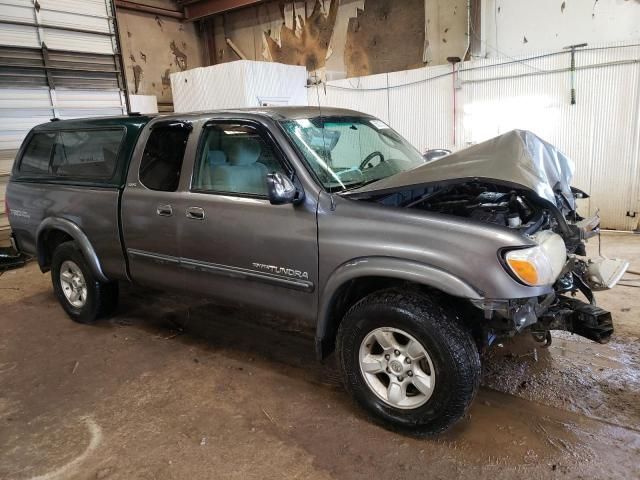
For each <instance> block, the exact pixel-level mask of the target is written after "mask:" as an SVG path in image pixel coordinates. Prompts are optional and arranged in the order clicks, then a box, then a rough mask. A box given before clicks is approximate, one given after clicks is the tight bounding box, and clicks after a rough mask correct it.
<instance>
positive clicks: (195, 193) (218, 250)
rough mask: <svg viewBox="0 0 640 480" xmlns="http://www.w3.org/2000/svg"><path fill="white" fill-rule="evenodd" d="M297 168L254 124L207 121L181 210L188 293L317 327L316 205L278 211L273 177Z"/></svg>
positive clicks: (280, 207)
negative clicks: (271, 194)
mask: <svg viewBox="0 0 640 480" xmlns="http://www.w3.org/2000/svg"><path fill="white" fill-rule="evenodd" d="M273 172H280V173H284V174H286V175H291V174H292V173H293V172H292V167H291V165H290V163H289V162H288V161H287V159H286V158H285V156H284V154H283V153H282V151H281V150H280V149H279V148H278V145H277V143H276V142H275V141H274V139H273V137H272V136H271V135H270V134H269V132H268V131H267V129H266V128H264V127H263V126H261V125H260V124H259V123H257V122H254V121H251V120H219V121H216V120H213V121H209V122H207V123H206V124H205V125H204V126H203V128H202V133H201V135H200V139H199V147H198V153H197V154H196V158H195V161H194V165H193V177H192V183H191V188H190V190H189V192H187V193H185V194H184V195H182V196H181V198H180V200H179V202H178V204H177V217H178V219H179V224H178V229H179V239H180V240H179V241H180V256H181V262H182V264H183V266H184V267H186V268H185V275H186V283H187V288H188V289H189V290H191V291H194V292H198V293H201V294H203V295H208V296H213V297H215V298H219V299H221V300H224V301H226V302H230V303H234V304H238V305H242V306H245V307H246V306H248V307H253V308H255V309H259V310H260V311H261V312H262V311H267V312H270V313H275V314H278V315H279V316H281V317H288V318H295V319H296V320H300V319H303V320H306V321H307V322H309V323H311V324H313V323H314V322H315V312H316V293H315V289H316V285H317V278H318V247H317V224H316V200H315V199H312V198H307V199H306V200H305V202H304V203H302V204H300V205H296V206H294V205H292V204H288V205H271V203H270V202H269V200H268V198H267V186H266V176H267V174H268V173H273Z"/></svg>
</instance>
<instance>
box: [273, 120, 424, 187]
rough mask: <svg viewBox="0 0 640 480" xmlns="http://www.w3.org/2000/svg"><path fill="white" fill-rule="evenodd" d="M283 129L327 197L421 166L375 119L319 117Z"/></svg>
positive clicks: (409, 149)
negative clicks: (331, 193) (326, 192)
mask: <svg viewBox="0 0 640 480" xmlns="http://www.w3.org/2000/svg"><path fill="white" fill-rule="evenodd" d="M282 125H283V126H284V129H285V131H286V132H287V134H288V135H289V137H290V138H291V139H292V140H293V142H294V143H295V144H296V145H297V147H298V148H299V149H300V151H301V152H302V154H303V155H304V159H305V160H306V161H307V163H308V164H309V166H310V167H311V169H312V170H313V171H314V173H315V174H316V176H317V177H318V179H319V180H320V182H321V183H322V185H323V186H324V188H325V189H327V190H328V191H330V192H340V191H343V190H349V189H353V188H358V187H361V186H363V185H366V184H368V183H372V182H375V181H376V180H380V179H382V178H387V177H390V176H391V175H395V174H397V173H400V172H404V171H407V170H411V169H412V168H415V167H417V166H419V165H422V164H423V163H424V158H422V155H420V153H419V152H418V151H417V150H416V149H415V148H413V147H412V146H411V144H409V142H407V141H406V140H405V139H404V138H402V137H401V136H400V135H398V133H396V132H395V131H393V130H392V129H391V128H390V127H389V126H387V125H386V124H385V123H384V122H382V121H380V120H377V119H375V118H371V117H344V116H338V117H332V116H329V117H324V116H323V117H319V116H318V117H313V118H303V119H297V120H288V121H285V122H282ZM323 126H324V128H322V127H323Z"/></svg>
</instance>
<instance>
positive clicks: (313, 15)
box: [206, 0, 467, 78]
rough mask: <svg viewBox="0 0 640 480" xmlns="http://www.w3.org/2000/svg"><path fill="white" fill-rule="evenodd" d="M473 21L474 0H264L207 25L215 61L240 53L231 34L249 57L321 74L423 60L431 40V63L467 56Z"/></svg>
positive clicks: (342, 73) (420, 63)
mask: <svg viewBox="0 0 640 480" xmlns="http://www.w3.org/2000/svg"><path fill="white" fill-rule="evenodd" d="M427 7H428V8H427ZM425 10H426V11H427V13H425ZM427 15H428V19H427V30H428V31H429V29H430V28H431V31H429V42H425V17H426V16H427ZM429 22H432V23H433V27H429V26H428V25H429ZM466 22H467V20H466V0H426V1H425V0H402V1H399V0H307V1H280V2H278V1H272V2H264V3H260V4H258V5H257V6H255V7H250V8H244V9H240V10H237V11H232V12H228V13H226V14H223V15H217V16H215V17H213V18H211V19H209V20H207V22H206V24H207V25H208V28H207V31H208V32H209V33H208V35H210V36H211V37H213V42H211V43H212V44H214V45H215V52H213V53H214V54H213V55H211V54H210V57H211V58H210V60H211V62H212V63H222V62H229V61H234V60H238V59H239V58H240V57H239V56H238V54H237V53H236V52H234V50H233V49H232V48H231V47H230V46H229V45H228V43H227V39H229V40H231V42H232V43H233V45H234V46H235V47H237V49H238V50H239V52H240V53H241V54H242V55H244V56H245V57H246V58H247V59H250V60H261V61H278V62H282V63H290V64H294V65H305V66H307V68H308V69H310V70H312V71H313V70H319V73H320V75H321V76H322V75H326V77H327V78H344V77H345V76H347V73H349V74H351V75H354V74H366V73H376V72H386V71H394V70H402V69H407V68H413V67H420V66H423V65H424V63H423V60H425V55H424V52H425V46H428V45H429V44H430V45H431V47H432V48H431V49H430V55H429V58H428V59H427V60H428V61H429V62H433V63H446V56H448V55H453V54H455V55H458V56H462V55H463V54H464V50H465V47H466V35H465V34H466ZM439 45H440V48H438V46H439ZM347 50H348V51H347ZM451 52H454V53H451ZM363 59H364V60H363Z"/></svg>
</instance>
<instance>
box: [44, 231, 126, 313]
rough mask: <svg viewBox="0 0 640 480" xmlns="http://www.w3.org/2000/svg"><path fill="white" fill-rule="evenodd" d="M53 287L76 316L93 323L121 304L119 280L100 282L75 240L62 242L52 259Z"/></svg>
mask: <svg viewBox="0 0 640 480" xmlns="http://www.w3.org/2000/svg"><path fill="white" fill-rule="evenodd" d="M51 281H52V283H53V291H54V292H55V294H56V297H57V298H58V301H59V302H60V305H62V308H64V310H65V312H67V315H69V317H71V319H72V320H74V321H76V322H79V323H93V322H94V321H96V320H97V319H98V318H100V317H103V316H106V315H108V314H110V313H112V312H113V311H114V310H115V308H116V306H117V304H118V284H117V283H116V282H111V283H104V282H100V281H99V280H98V279H97V278H96V277H95V275H93V273H92V272H91V269H90V268H89V265H88V264H87V261H86V260H85V259H84V256H83V255H82V252H81V251H80V250H79V249H78V247H76V244H75V243H74V242H65V243H62V244H60V245H59V246H58V247H57V248H56V249H55V251H54V252H53V258H52V260H51Z"/></svg>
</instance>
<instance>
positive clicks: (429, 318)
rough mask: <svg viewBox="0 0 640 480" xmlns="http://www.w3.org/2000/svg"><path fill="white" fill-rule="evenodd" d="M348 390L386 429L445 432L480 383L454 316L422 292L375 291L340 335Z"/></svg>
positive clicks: (473, 353)
mask: <svg viewBox="0 0 640 480" xmlns="http://www.w3.org/2000/svg"><path fill="white" fill-rule="evenodd" d="M337 346H338V354H339V357H340V366H341V369H342V376H343V380H344V383H345V386H346V388H347V390H348V391H349V393H351V395H352V396H353V397H354V399H355V400H356V401H357V403H359V404H360V405H361V406H362V407H363V408H364V409H365V410H366V411H367V412H368V413H369V414H371V415H372V416H373V418H374V419H375V420H377V421H379V422H380V423H382V424H383V425H384V426H386V427H388V428H391V429H393V430H397V431H400V432H403V433H407V434H410V435H415V436H430V435H436V434H438V433H441V432H444V431H445V430H447V429H448V428H450V427H451V426H452V425H453V424H454V423H455V422H457V421H458V420H460V419H461V418H462V417H463V416H464V415H465V413H466V412H467V410H468V408H469V406H470V405H471V402H472V401H473V398H474V397H475V394H476V392H477V390H478V386H479V384H480V357H479V355H478V350H477V348H476V345H475V343H474V341H473V338H472V337H471V335H470V333H468V332H467V331H466V330H465V329H464V327H463V326H462V325H461V324H460V323H459V321H458V319H457V318H456V316H455V315H454V314H453V313H452V312H450V311H449V310H448V309H447V308H445V306H444V305H441V304H440V303H439V302H437V301H436V300H434V299H432V298H431V297H428V296H425V295H422V294H420V293H402V292H399V291H396V290H386V291H382V292H375V293H373V294H371V295H369V296H367V297H365V298H364V299H362V300H361V301H360V302H358V303H357V304H355V305H354V306H353V307H352V308H351V309H350V310H349V312H347V314H346V315H345V318H344V319H343V321H342V323H341V325H340V329H339V331H338V338H337Z"/></svg>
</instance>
